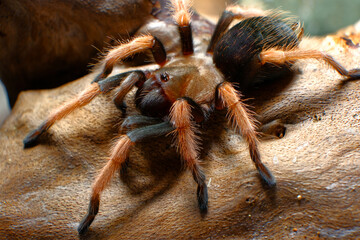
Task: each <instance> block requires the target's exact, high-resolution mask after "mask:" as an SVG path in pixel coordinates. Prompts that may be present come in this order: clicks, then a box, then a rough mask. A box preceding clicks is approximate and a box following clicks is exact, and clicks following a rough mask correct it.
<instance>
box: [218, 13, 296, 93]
mask: <svg viewBox="0 0 360 240" xmlns="http://www.w3.org/2000/svg"><path fill="white" fill-rule="evenodd" d="M298 44H299V39H298V37H297V33H296V31H295V30H294V29H293V28H292V26H291V23H287V22H286V21H283V20H281V19H279V18H277V17H271V16H267V17H253V18H249V19H246V20H243V21H241V22H240V23H238V24H236V25H235V26H234V27H232V28H231V29H230V30H229V31H228V32H226V33H225V34H224V35H223V36H222V38H221V39H220V40H219V42H218V43H217V44H216V46H215V49H214V55H213V59H214V63H215V65H216V67H217V68H219V69H220V71H221V72H222V73H223V74H224V75H225V77H226V78H227V80H228V81H231V82H238V83H240V88H241V89H246V88H247V87H249V86H252V85H254V84H255V83H257V82H259V81H264V80H267V79H269V78H274V77H277V76H278V75H281V73H282V72H283V71H282V69H281V68H283V70H287V69H288V66H276V67H275V68H276V69H274V66H269V65H267V64H265V65H264V66H262V65H261V64H260V59H259V57H258V56H259V53H260V52H261V51H263V50H265V49H269V48H277V49H283V50H286V49H292V48H296V47H297V46H298ZM274 74H275V75H274Z"/></svg>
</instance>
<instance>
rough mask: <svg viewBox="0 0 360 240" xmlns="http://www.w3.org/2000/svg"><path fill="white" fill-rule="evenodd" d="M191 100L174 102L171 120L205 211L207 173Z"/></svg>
mask: <svg viewBox="0 0 360 240" xmlns="http://www.w3.org/2000/svg"><path fill="white" fill-rule="evenodd" d="M192 108H197V107H196V106H192V103H191V101H189V99H187V98H180V99H178V100H176V101H175V102H174V104H173V105H172V108H171V112H170V121H171V123H172V124H173V125H174V126H175V128H176V129H175V131H174V133H175V134H176V137H177V148H178V152H179V153H180V155H181V157H182V158H183V160H184V161H185V163H186V166H187V167H188V168H189V169H190V171H191V173H192V175H193V177H194V180H195V182H196V183H197V184H198V187H197V199H198V204H199V208H200V211H201V212H203V213H205V212H206V211H207V206H208V193H207V186H206V184H205V175H204V173H203V172H202V170H201V167H200V163H199V158H198V155H199V145H198V138H197V136H196V135H195V126H194V121H193V119H192V114H191V112H192Z"/></svg>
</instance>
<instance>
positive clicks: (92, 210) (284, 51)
mask: <svg viewBox="0 0 360 240" xmlns="http://www.w3.org/2000/svg"><path fill="white" fill-rule="evenodd" d="M172 5H173V8H174V19H175V22H176V24H177V26H178V32H179V34H180V39H181V49H182V55H181V56H175V57H173V58H171V59H167V55H166V51H165V49H164V47H163V44H162V43H161V41H160V40H159V39H158V38H156V37H155V36H151V35H144V36H139V37H136V38H134V39H133V40H131V41H129V42H127V43H123V44H120V45H119V46H117V47H115V48H113V49H111V50H110V51H109V52H108V53H107V55H106V56H105V58H104V62H105V64H104V67H103V69H102V71H101V73H100V74H99V75H98V76H97V77H96V78H95V79H94V81H93V82H92V84H91V85H90V86H89V87H88V88H87V89H85V90H84V91H83V92H82V93H80V94H79V95H78V96H77V97H76V98H75V99H73V100H71V101H69V102H67V103H65V104H64V105H62V106H60V107H59V108H58V109H56V110H55V112H54V113H53V114H51V115H50V116H49V117H48V118H47V119H46V120H45V121H44V122H43V123H42V124H41V125H40V126H39V127H38V128H37V129H35V130H34V131H32V132H30V133H29V134H28V135H27V136H26V137H25V139H24V147H25V148H27V147H31V146H33V145H35V144H36V143H37V139H38V138H39V136H40V135H41V134H42V133H44V132H45V131H47V130H48V129H49V128H50V127H51V126H52V125H53V124H54V123H55V122H56V121H58V120H60V119H62V118H63V117H65V116H66V115H68V114H69V113H71V112H72V111H74V110H75V109H77V108H79V107H82V106H84V105H86V104H88V103H89V102H90V101H91V100H92V99H93V98H94V97H96V96H97V95H99V94H102V93H108V92H110V91H111V90H113V89H114V88H116V87H118V90H117V92H116V94H115V98H114V103H115V104H116V106H117V107H118V108H120V109H121V110H122V111H125V108H126V105H125V103H124V98H125V96H126V95H127V93H129V92H130V91H131V89H132V88H133V87H137V91H136V94H135V104H136V107H137V108H138V109H139V111H140V113H141V115H136V116H128V117H127V118H126V119H125V121H124V122H123V125H126V126H135V125H145V126H142V127H139V128H135V129H133V130H130V131H128V132H127V133H126V134H123V135H121V136H119V138H118V140H117V142H116V144H115V146H114V148H113V150H112V153H111V156H110V157H109V161H108V162H107V164H106V165H105V166H104V167H103V168H102V170H101V172H100V173H99V175H98V176H97V177H96V179H95V181H94V184H93V186H92V194H91V198H90V204H89V209H88V212H87V215H86V216H85V217H84V218H83V220H82V221H81V223H80V225H79V227H78V231H79V233H80V234H82V233H84V232H86V231H87V229H88V228H89V226H90V224H91V223H92V222H93V220H94V218H95V216H96V214H97V213H98V210H99V205H100V194H101V193H102V192H103V190H104V189H105V188H106V186H107V185H108V184H109V182H110V180H111V178H112V177H113V175H114V173H115V172H116V171H118V170H119V169H120V168H121V167H122V166H123V165H124V163H125V162H126V160H127V158H128V156H129V151H130V149H131V147H132V146H134V145H135V144H136V143H138V142H140V141H142V140H145V139H149V138H153V137H158V136H162V135H166V134H169V133H172V134H174V135H175V137H176V138H175V139H176V144H177V150H178V152H179V154H180V156H181V157H182V159H183V160H184V162H185V164H186V167H187V168H188V169H189V170H190V171H191V173H192V175H193V177H194V180H195V182H196V183H197V185H198V186H197V200H198V205H199V208H200V210H201V211H202V212H206V210H207V207H208V193H207V185H206V183H205V175H204V173H203V172H202V170H201V167H200V164H199V139H198V136H197V135H196V133H197V124H198V123H201V122H204V121H206V119H207V118H208V116H209V114H210V113H211V112H212V111H214V110H215V109H223V108H227V111H228V115H227V117H228V118H229V120H230V122H231V123H232V126H233V127H234V128H235V129H236V130H238V131H239V132H240V133H241V135H242V136H243V137H244V139H245V140H246V142H247V144H248V146H249V151H250V158H251V160H252V161H253V162H254V164H255V166H256V168H257V170H258V171H259V173H260V176H261V178H262V179H263V180H264V182H265V183H266V184H267V185H269V186H274V185H275V184H276V180H275V178H274V176H273V175H272V174H271V172H270V170H269V169H268V168H267V167H266V166H265V165H264V164H263V163H262V162H261V158H260V153H259V150H258V144H259V141H258V138H257V131H256V125H255V120H254V118H253V117H252V114H251V113H250V112H249V111H248V109H247V108H246V105H245V104H244V103H243V102H242V101H241V99H240V98H241V95H240V93H239V91H238V89H236V88H237V87H242V86H247V85H251V83H253V82H255V81H259V80H264V79H265V80H266V79H268V78H269V77H270V78H271V77H274V76H275V77H276V76H279V75H280V74H281V72H283V71H284V69H289V67H290V66H291V64H292V63H294V62H295V61H296V60H298V59H307V58H315V59H321V60H324V61H325V62H326V63H327V64H329V66H331V67H333V68H334V69H335V70H336V71H337V72H339V73H340V74H341V75H343V76H345V77H348V78H359V77H360V70H359V69H355V70H351V71H347V70H346V69H345V68H344V67H342V66H341V65H340V64H339V63H338V62H336V61H335V60H334V59H333V58H332V57H331V56H330V55H328V54H326V53H322V52H320V51H318V50H301V49H299V47H298V46H299V42H300V41H301V38H302V35H303V28H302V27H301V25H300V24H299V23H296V22H295V23H294V22H290V21H289V20H283V19H282V18H281V17H280V16H279V15H276V14H266V12H263V11H259V10H244V9H242V8H240V7H238V6H231V7H228V8H227V9H226V10H225V11H224V12H223V14H222V16H221V18H220V19H219V21H218V23H217V25H216V28H215V31H214V33H213V35H212V38H211V40H210V44H209V46H208V49H207V52H206V53H201V52H194V47H193V39H192V30H191V24H190V21H191V19H190V16H191V13H190V4H189V3H188V2H187V1H186V0H173V1H172ZM234 19H240V20H241V21H240V22H239V23H237V24H236V25H234V26H233V27H232V28H230V29H228V28H229V25H230V24H231V23H232V21H233V20H234ZM149 50H150V51H151V52H152V56H153V59H154V61H155V63H156V64H157V65H158V67H157V69H156V70H144V71H141V70H135V71H130V72H123V73H120V74H118V75H115V76H112V77H108V76H109V75H110V73H111V72H112V69H113V67H114V65H115V64H117V63H118V62H120V61H122V60H124V59H125V58H128V57H129V56H132V55H134V54H136V53H142V52H145V51H149ZM235 86H237V87H235Z"/></svg>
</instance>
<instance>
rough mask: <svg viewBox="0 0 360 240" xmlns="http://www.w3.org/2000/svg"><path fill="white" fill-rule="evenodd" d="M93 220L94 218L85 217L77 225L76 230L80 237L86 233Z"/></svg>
mask: <svg viewBox="0 0 360 240" xmlns="http://www.w3.org/2000/svg"><path fill="white" fill-rule="evenodd" d="M94 219H95V216H89V215H86V217H84V218H83V220H82V221H81V222H80V224H79V227H78V228H77V231H78V233H79V234H80V235H82V234H84V233H86V232H87V230H88V229H89V227H90V225H91V223H92V222H93V221H94Z"/></svg>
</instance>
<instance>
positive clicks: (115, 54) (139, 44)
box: [94, 35, 166, 82]
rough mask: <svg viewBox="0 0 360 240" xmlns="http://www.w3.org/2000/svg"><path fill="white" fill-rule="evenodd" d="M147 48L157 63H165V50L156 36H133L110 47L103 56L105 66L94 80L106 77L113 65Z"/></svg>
mask: <svg viewBox="0 0 360 240" xmlns="http://www.w3.org/2000/svg"><path fill="white" fill-rule="evenodd" d="M148 49H150V50H151V51H152V54H153V57H154V60H155V62H156V63H157V64H159V65H160V66H162V65H164V64H165V63H166V52H165V49H164V46H163V45H162V43H161V42H160V41H159V40H158V39H157V38H156V37H153V36H150V35H145V36H141V37H137V38H134V39H133V40H131V41H130V42H128V43H123V44H120V45H119V46H117V47H115V48H113V49H111V50H110V51H109V52H108V53H107V55H106V57H105V58H104V61H105V66H104V69H103V71H102V72H101V73H100V74H99V76H97V77H96V78H95V80H94V81H95V82H98V81H100V80H101V79H104V78H106V77H107V76H108V75H109V74H110V73H111V72H112V70H113V67H114V65H115V64H116V63H118V62H120V61H121V60H123V59H125V58H127V57H130V56H132V55H134V54H135V53H139V52H144V51H145V50H148Z"/></svg>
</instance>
